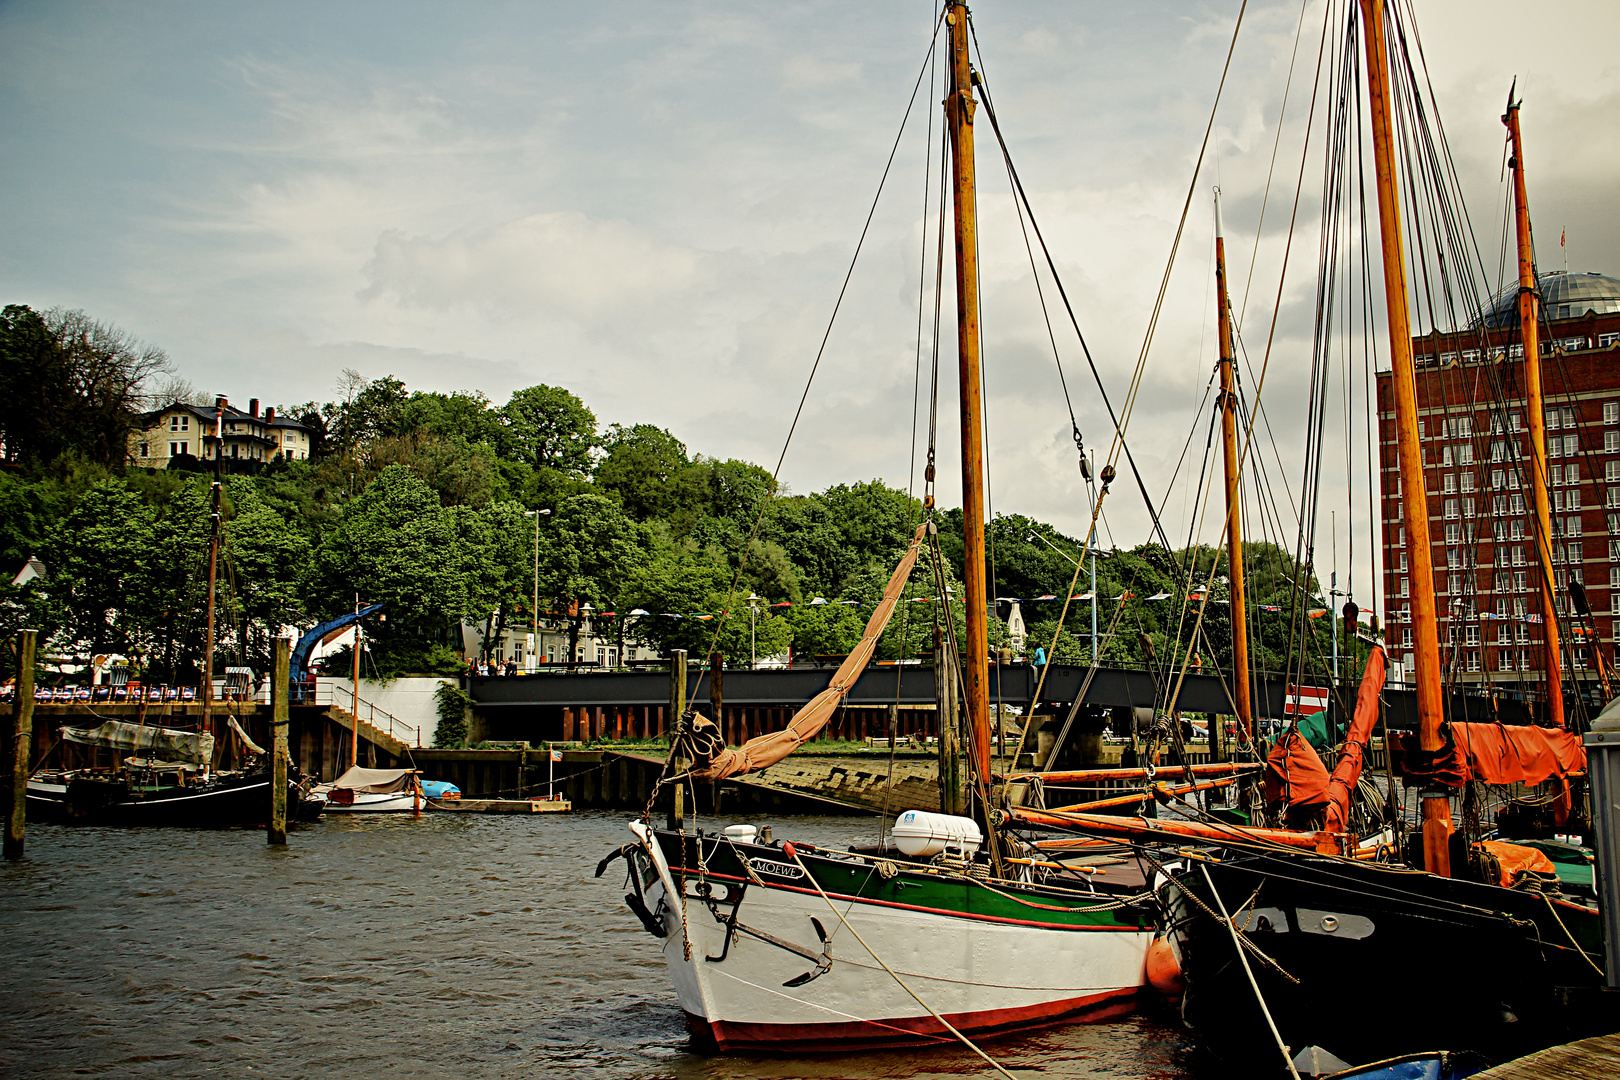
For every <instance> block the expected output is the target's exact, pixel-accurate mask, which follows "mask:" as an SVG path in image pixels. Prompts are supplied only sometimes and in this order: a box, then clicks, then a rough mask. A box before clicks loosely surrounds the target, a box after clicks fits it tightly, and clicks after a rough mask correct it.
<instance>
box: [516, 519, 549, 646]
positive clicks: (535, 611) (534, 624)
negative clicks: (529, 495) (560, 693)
mask: <svg viewBox="0 0 1620 1080" xmlns="http://www.w3.org/2000/svg"><path fill="white" fill-rule="evenodd" d="M550 514H551V511H550V510H525V511H523V516H524V517H532V518H534V607H532V608H530V609H529V618H530V620H531V621H530V634H529V657H528V659H527V660H525V661H524V665H523V666H524V667H525V668H527V669H528V670H529V671H531V672H532V671H535V670H537V669H538V668H539V666H540V665H539V662H538V661H537V660H536V659H535V653H536V652H537V651H538V650H539V648H540V519H541V518H543V517H547V516H549V515H550Z"/></svg>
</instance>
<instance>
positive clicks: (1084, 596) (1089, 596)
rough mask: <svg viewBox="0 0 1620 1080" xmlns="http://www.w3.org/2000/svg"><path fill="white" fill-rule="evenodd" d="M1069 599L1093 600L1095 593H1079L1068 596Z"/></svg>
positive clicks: (1095, 597) (1095, 596)
mask: <svg viewBox="0 0 1620 1080" xmlns="http://www.w3.org/2000/svg"><path fill="white" fill-rule="evenodd" d="M1069 599H1070V600H1095V599H1097V594H1096V593H1094V592H1088V593H1081V594H1080V595H1079V596H1071V597H1069Z"/></svg>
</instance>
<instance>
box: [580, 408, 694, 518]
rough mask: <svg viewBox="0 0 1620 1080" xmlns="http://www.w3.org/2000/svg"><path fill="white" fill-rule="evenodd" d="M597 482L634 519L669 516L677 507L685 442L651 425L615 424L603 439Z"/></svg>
mask: <svg viewBox="0 0 1620 1080" xmlns="http://www.w3.org/2000/svg"><path fill="white" fill-rule="evenodd" d="M602 448H603V450H604V451H605V453H604V454H603V456H602V459H601V460H600V461H598V462H597V464H596V485H597V487H599V488H601V489H602V490H603V491H606V492H610V493H612V494H613V495H615V496H617V497H618V499H619V501H620V502H621V503H622V504H623V506H624V510H625V513H627V514H629V515H630V516H631V517H633V518H635V519H636V520H637V521H648V520H650V519H652V518H662V517H668V516H669V515H670V514H672V513H674V512H675V511H676V510H677V509H678V508H679V507H680V499H679V491H678V484H679V480H680V475H681V471H682V469H684V468H685V467H686V466H687V465H688V464H690V462H689V461H688V460H687V457H686V444H685V443H683V442H681V441H680V440H679V439H677V438H676V437H675V436H673V435H671V434H670V433H669V432H667V431H665V430H663V429H661V428H657V427H654V426H653V425H651V424H636V425H635V426H633V427H622V426H620V425H619V424H614V425H613V426H612V427H611V428H609V429H608V433H607V435H606V437H605V438H604V439H603V440H602Z"/></svg>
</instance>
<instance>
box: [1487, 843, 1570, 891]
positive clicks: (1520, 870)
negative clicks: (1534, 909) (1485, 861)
mask: <svg viewBox="0 0 1620 1080" xmlns="http://www.w3.org/2000/svg"><path fill="white" fill-rule="evenodd" d="M1479 846H1480V847H1481V848H1483V849H1484V850H1485V851H1486V852H1488V853H1489V854H1490V855H1491V856H1492V857H1493V858H1494V859H1495V861H1496V865H1497V868H1498V869H1499V870H1501V873H1502V878H1501V885H1502V887H1503V888H1505V889H1511V888H1513V886H1514V885H1515V884H1516V883H1517V882H1518V880H1519V877H1520V876H1521V875H1523V874H1525V873H1534V874H1551V875H1554V876H1556V875H1557V874H1558V868H1557V867H1556V866H1554V865H1553V861H1552V860H1551V859H1549V858H1547V856H1546V855H1545V854H1543V853H1542V852H1540V851H1537V850H1536V849H1535V848H1533V847H1525V846H1523V845H1522V844H1512V843H1509V842H1507V841H1506V840H1483V841H1481V842H1480V844H1479Z"/></svg>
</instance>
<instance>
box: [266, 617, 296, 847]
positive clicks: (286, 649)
mask: <svg viewBox="0 0 1620 1080" xmlns="http://www.w3.org/2000/svg"><path fill="white" fill-rule="evenodd" d="M290 651H291V649H290V646H289V644H288V641H287V639H286V638H283V637H278V638H276V644H275V677H274V678H273V679H272V680H271V682H270V824H269V825H268V826H267V827H266V828H265V830H264V838H265V840H266V841H267V842H269V843H271V844H286V842H287V758H288V756H289V755H288V749H287V723H288V709H287V698H288V692H289V687H288V671H287V669H288V663H289V660H288V657H289V654H290Z"/></svg>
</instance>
